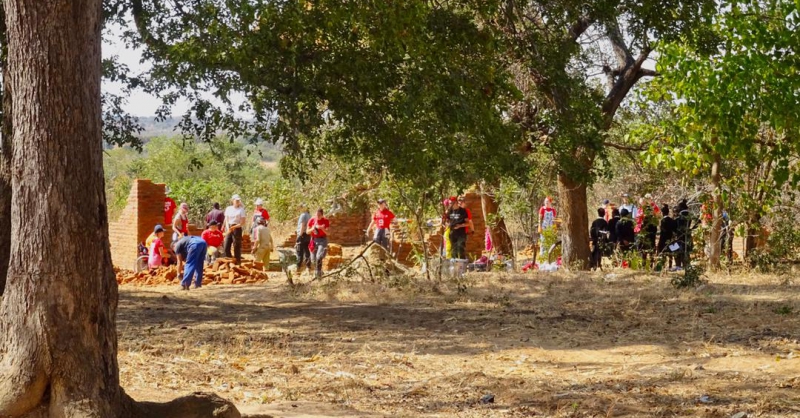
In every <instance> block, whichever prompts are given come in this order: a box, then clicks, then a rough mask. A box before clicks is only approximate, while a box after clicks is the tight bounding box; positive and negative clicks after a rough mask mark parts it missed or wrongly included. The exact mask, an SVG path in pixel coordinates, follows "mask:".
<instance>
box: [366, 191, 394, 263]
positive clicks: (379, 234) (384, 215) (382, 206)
mask: <svg viewBox="0 0 800 418" xmlns="http://www.w3.org/2000/svg"><path fill="white" fill-rule="evenodd" d="M393 219H394V213H392V211H391V210H389V207H388V206H387V205H386V200H385V199H378V210H376V211H375V213H374V214H372V221H370V223H369V226H367V231H366V234H367V236H369V231H370V230H371V229H372V227H373V226H374V227H375V234H374V235H373V237H372V241H373V242H375V243H376V244H378V245H380V246H381V247H383V248H385V249H386V250H387V251H388V250H389V228H390V227H391V224H392V220H393Z"/></svg>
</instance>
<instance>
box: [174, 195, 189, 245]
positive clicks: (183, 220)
mask: <svg viewBox="0 0 800 418" xmlns="http://www.w3.org/2000/svg"><path fill="white" fill-rule="evenodd" d="M188 235H189V204H187V203H185V202H184V203H181V206H180V210H179V211H178V213H177V214H176V215H175V217H174V218H172V242H173V243H175V242H178V240H180V239H181V238H183V237H185V236H188Z"/></svg>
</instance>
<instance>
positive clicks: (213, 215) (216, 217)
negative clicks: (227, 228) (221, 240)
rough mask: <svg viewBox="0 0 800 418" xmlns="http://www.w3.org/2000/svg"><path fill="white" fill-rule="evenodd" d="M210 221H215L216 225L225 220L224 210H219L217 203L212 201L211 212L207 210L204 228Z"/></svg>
mask: <svg viewBox="0 0 800 418" xmlns="http://www.w3.org/2000/svg"><path fill="white" fill-rule="evenodd" d="M211 221H216V222H217V225H220V226H222V224H223V223H224V222H225V212H223V211H222V210H220V208H219V203H214V206H213V207H212V209H211V212H208V214H207V215H206V228H208V227H209V225H211Z"/></svg>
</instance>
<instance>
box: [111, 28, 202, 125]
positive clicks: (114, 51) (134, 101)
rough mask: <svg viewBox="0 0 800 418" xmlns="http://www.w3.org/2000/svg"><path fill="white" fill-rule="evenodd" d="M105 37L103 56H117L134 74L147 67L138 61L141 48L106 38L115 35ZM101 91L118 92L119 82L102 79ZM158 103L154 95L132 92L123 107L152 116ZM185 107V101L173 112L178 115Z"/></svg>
mask: <svg viewBox="0 0 800 418" xmlns="http://www.w3.org/2000/svg"><path fill="white" fill-rule="evenodd" d="M105 38H106V39H105V40H104V42H103V58H110V57H112V56H118V57H119V61H120V62H121V63H123V64H125V65H127V66H128V68H130V69H131V72H132V73H134V74H136V73H141V72H143V71H147V70H148V69H149V66H148V65H147V64H142V63H140V62H139V61H140V60H141V58H142V54H141V50H132V49H126V48H125V45H124V44H122V43H121V42H112V41H114V39H108V38H116V37H105ZM103 91H106V92H110V93H115V94H119V93H120V92H121V91H122V90H121V87H120V83H111V82H108V81H103ZM159 103H160V101H159V100H158V99H157V98H156V97H155V96H152V95H149V94H147V93H143V92H134V93H133V94H131V95H130V96H129V97H128V104H127V106H126V107H125V110H126V111H128V113H130V114H132V115H134V116H153V115H155V112H156V109H157V108H158V105H159ZM187 108H188V105H187V104H186V103H185V102H184V103H180V104H179V105H178V106H176V109H175V112H174V113H173V114H175V115H178V114H180V113H181V112H182V111H185V110H186V109H187Z"/></svg>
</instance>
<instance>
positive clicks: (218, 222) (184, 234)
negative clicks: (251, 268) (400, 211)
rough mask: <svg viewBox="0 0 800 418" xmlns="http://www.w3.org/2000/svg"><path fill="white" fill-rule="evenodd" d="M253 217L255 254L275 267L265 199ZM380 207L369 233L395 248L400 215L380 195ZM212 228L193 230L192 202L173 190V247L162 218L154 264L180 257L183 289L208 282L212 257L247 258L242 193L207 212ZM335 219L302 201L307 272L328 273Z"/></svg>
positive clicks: (168, 207)
mask: <svg viewBox="0 0 800 418" xmlns="http://www.w3.org/2000/svg"><path fill="white" fill-rule="evenodd" d="M254 203H255V209H254V210H253V213H252V220H251V222H250V228H249V232H250V238H251V242H252V251H251V252H252V254H253V257H254V259H255V260H256V261H260V262H262V263H263V265H264V268H265V269H268V268H269V260H270V255H271V253H272V250H273V249H274V243H273V240H272V234H271V233H270V229H269V220H270V216H269V212H268V211H267V210H266V208H264V201H263V200H262V199H257V200H256V201H255V202H254ZM377 206H378V207H377V209H376V211H375V212H374V214H373V216H372V221H371V222H370V224H369V226H368V228H367V234H369V233H370V231H374V235H373V237H372V239H373V240H374V241H375V242H376V243H377V244H379V245H381V246H383V247H384V248H387V249H388V248H389V240H390V232H389V231H390V228H391V224H392V221H393V220H394V219H395V215H394V213H392V211H391V210H389V208H388V205H387V203H386V200H384V199H378V201H377ZM205 221H206V228H205V230H203V232H202V234H201V235H200V236H199V237H198V236H193V235H191V234H190V232H189V205H188V204H187V203H181V204H180V205H177V204H176V203H175V201H174V200H173V199H172V198H171V197H169V190H168V193H167V197H166V199H165V203H164V223H165V224H169V225H171V226H172V231H173V233H172V241H171V242H172V244H171V247H170V249H167V247H166V246H165V245H164V241H163V238H164V234H165V232H166V230H165V228H164V227H163V226H162V225H161V224H159V225H156V226H155V228H154V229H153V233H152V234H151V235H150V236H149V237H148V238H147V240H146V247H147V249H148V266H149V267H150V268H158V267H159V266H162V265H170V264H173V263H175V264H176V265H177V268H178V274H179V275H182V280H181V289H183V290H189V288H190V286H191V285H192V281H194V287H195V288H200V287H202V282H203V268H204V266H205V265H206V264H210V263H212V262H213V261H214V260H215V259H216V258H217V257H220V256H222V255H224V256H225V257H228V258H233V259H234V260H235V262H236V263H237V264H238V263H240V262H241V260H242V240H243V235H244V228H245V223H246V221H247V210H246V209H245V207H244V205H243V203H242V199H241V197H240V196H239V195H233V196H232V197H231V204H230V205H229V206H228V207H226V208H225V210H224V211H223V210H221V209H220V205H219V203H214V204H213V205H212V208H211V211H210V212H208V214H207V215H206V218H205ZM330 227H331V222H330V220H329V219H328V218H326V217H325V214H324V211H323V209H322V208H320V209H317V211H316V213H315V214H314V215H313V216H312V215H311V213H310V212H309V208H308V205H306V204H301V205H300V215H299V216H298V220H297V230H296V232H297V239H296V245H295V250H296V253H297V272H298V273H301V272H302V270H303V268H304V267H306V268H307V269H308V271H309V272H310V271H311V270H312V266H313V271H314V275H315V276H316V277H320V276H321V275H322V266H323V260H324V258H325V256H326V254H327V252H328V233H329V231H330Z"/></svg>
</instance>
